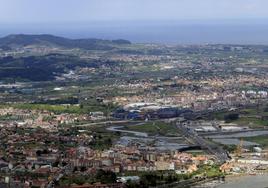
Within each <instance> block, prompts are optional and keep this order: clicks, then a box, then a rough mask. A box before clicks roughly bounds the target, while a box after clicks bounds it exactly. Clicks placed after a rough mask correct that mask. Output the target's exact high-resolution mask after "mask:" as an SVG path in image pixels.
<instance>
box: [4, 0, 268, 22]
mask: <svg viewBox="0 0 268 188" xmlns="http://www.w3.org/2000/svg"><path fill="white" fill-rule="evenodd" d="M267 8H268V0H0V23H11V24H12V23H52V22H55V23H59V22H64V23H66V22H88V21H98V20H102V21H103V20H105V21H107V20H108V21H120V20H127V21H128V20H185V19H193V20H195V19H198V20H199V19H201V20H202V19H206V20H210V19H248V18H254V19H255V18H262V19H267V18H268V11H267Z"/></svg>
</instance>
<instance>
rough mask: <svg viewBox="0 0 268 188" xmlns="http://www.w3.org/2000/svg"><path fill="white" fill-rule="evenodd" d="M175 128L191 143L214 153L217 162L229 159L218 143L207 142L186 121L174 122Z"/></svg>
mask: <svg viewBox="0 0 268 188" xmlns="http://www.w3.org/2000/svg"><path fill="white" fill-rule="evenodd" d="M176 125H177V128H178V129H179V130H180V131H181V133H182V134H183V135H184V136H185V137H186V138H187V139H188V140H190V141H192V144H195V145H198V146H200V147H201V148H202V149H203V150H205V151H206V152H207V153H209V154H212V155H215V156H216V158H217V160H218V162H219V163H225V162H226V161H228V160H229V159H230V157H229V155H228V153H227V152H226V151H225V150H224V149H223V148H222V147H221V146H219V145H217V144H215V143H212V142H209V141H208V140H206V139H204V138H203V137H201V136H199V135H198V133H197V132H196V131H195V130H194V129H192V128H191V127H190V126H188V125H187V123H181V122H178V123H176Z"/></svg>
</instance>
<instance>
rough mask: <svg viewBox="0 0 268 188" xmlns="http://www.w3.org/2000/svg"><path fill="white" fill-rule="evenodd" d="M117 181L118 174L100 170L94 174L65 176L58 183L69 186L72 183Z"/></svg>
mask: <svg viewBox="0 0 268 188" xmlns="http://www.w3.org/2000/svg"><path fill="white" fill-rule="evenodd" d="M97 182H100V183H108V184H109V183H116V174H115V173H113V172H111V171H104V170H98V171H97V173H96V174H94V175H92V174H91V175H73V176H64V177H62V178H61V180H60V182H58V184H59V185H60V186H69V185H71V184H77V185H83V184H85V183H89V184H93V183H97Z"/></svg>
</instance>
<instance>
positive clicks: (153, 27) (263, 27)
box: [0, 20, 268, 45]
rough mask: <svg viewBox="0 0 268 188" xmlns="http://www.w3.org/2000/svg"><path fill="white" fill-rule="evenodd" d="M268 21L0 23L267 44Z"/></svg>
mask: <svg viewBox="0 0 268 188" xmlns="http://www.w3.org/2000/svg"><path fill="white" fill-rule="evenodd" d="M267 33H268V20H242V21H241V20H213V21H192V20H189V21H187V20H186V21H185V20H184V21H99V22H97V21H95V22H85V23H31V24H30V23H25V24H1V23H0V37H3V36H6V35H9V34H53V35H58V36H63V37H68V38H74V39H77V38H98V39H126V40H130V41H131V42H133V43H160V44H182V45H183V44H256V45H266V44H268V37H267V36H268V35H267Z"/></svg>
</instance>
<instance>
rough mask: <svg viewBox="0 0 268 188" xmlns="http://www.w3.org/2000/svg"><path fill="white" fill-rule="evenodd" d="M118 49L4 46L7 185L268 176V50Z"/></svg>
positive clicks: (3, 182) (0, 71) (152, 183)
mask: <svg viewBox="0 0 268 188" xmlns="http://www.w3.org/2000/svg"><path fill="white" fill-rule="evenodd" d="M13 37H14V36H13ZM15 37H16V36H15ZM17 37H23V36H17ZM105 42H107V41H101V44H102V43H105ZM118 43H119V42H118V41H117V43H115V42H111V41H108V42H107V45H108V47H109V48H108V47H107V48H103V47H102V48H100V47H99V46H98V47H97V48H96V49H84V48H80V47H77V48H67V47H59V46H58V45H57V46H53V47H51V45H50V46H46V45H36V44H35V45H32V46H30V45H29V46H27V45H26V46H19V47H16V48H1V50H0V57H1V58H0V63H1V65H2V67H1V68H0V80H1V81H0V103H1V104H0V129H1V132H0V138H1V139H0V142H1V145H0V187H21V188H26V187H41V188H45V187H51V188H52V187H59V188H65V187H66V188H67V187H73V188H102V187H106V188H107V187H110V188H117V187H118V188H119V187H120V188H121V187H122V188H123V187H164V186H170V187H190V186H191V187H194V186H199V185H202V184H206V183H211V182H215V184H220V183H222V182H224V181H225V179H226V178H228V177H230V176H241V175H252V176H253V175H257V174H265V173H267V172H268V144H267V143H268V142H267V135H268V127H267V126H268V103H267V99H268V88H267V84H268V83H267V82H268V74H267V68H268V67H267V62H266V59H267V56H268V54H267V47H265V46H250V45H244V46H243V45H239V46H238V45H201V46H198V45H184V46H176V45H173V46H172V45H157V44H130V43H128V42H126V41H120V44H118ZM121 43H123V44H121ZM18 62H20V63H19V65H17V64H16V63H18ZM32 62H35V63H33V64H34V65H32V66H34V67H35V68H34V69H33V70H32V69H29V68H28V67H29V64H28V63H32ZM44 62H46V63H47V64H48V65H47V67H46V68H47V69H46V71H47V72H46V74H45V75H43V74H42V73H41V72H42V71H41V72H40V74H34V71H37V72H38V71H39V70H44V69H45V68H44V64H43V63H44ZM17 66H21V67H19V68H18V67H17ZM59 67H60V68H59ZM17 69H20V70H21V71H22V73H21V74H20V75H19V76H17V77H15V78H14V77H13V75H14V74H17V72H16V70H17ZM12 71H14V72H12Z"/></svg>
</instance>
